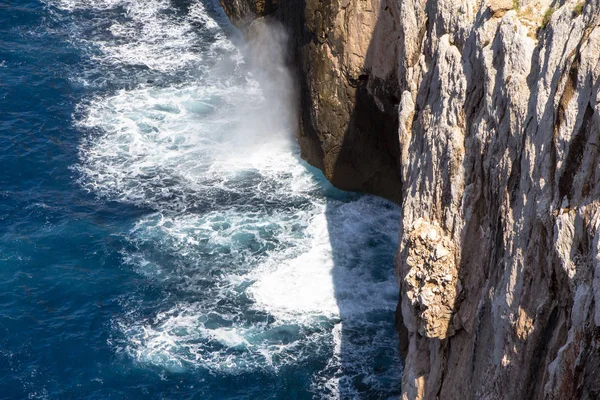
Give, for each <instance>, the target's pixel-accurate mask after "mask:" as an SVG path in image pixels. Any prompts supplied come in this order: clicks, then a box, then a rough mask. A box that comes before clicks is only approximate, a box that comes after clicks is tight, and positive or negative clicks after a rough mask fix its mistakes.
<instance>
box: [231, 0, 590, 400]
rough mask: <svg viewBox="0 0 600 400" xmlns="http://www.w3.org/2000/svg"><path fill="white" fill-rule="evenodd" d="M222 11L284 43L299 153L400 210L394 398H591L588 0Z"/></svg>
mask: <svg viewBox="0 0 600 400" xmlns="http://www.w3.org/2000/svg"><path fill="white" fill-rule="evenodd" d="M222 2H223V3H224V6H225V9H226V11H227V12H228V13H229V15H230V16H232V20H233V22H234V23H236V24H238V26H241V27H242V29H246V30H248V29H249V27H250V26H251V25H252V24H254V23H260V22H259V21H261V20H263V21H264V19H265V18H266V19H274V20H277V21H279V22H280V23H282V24H283V26H284V27H285V28H286V29H287V30H288V31H289V34H290V35H291V36H290V40H291V42H290V49H291V50H292V52H291V56H292V59H293V62H294V65H295V67H296V71H297V79H298V81H299V85H300V89H301V90H300V92H301V95H300V121H301V122H300V128H299V142H300V145H301V147H302V153H303V156H304V157H305V158H306V159H307V160H308V161H309V162H311V163H312V164H314V165H316V166H318V167H319V168H321V169H323V171H324V172H325V175H326V176H327V177H328V178H329V179H330V180H331V181H332V182H333V183H334V184H336V185H337V186H339V187H341V188H343V189H350V190H361V191H367V192H371V193H375V194H378V195H381V196H384V197H388V198H391V199H394V200H395V201H397V202H399V203H401V205H402V217H401V233H400V234H401V237H400V246H399V249H398V253H397V257H396V272H397V276H398V282H399V285H400V293H401V303H400V306H399V312H398V316H399V322H400V323H399V324H398V326H399V330H400V331H401V332H403V333H404V335H405V338H406V341H407V344H408V349H407V354H406V361H405V369H404V379H403V397H404V398H406V399H419V398H425V399H436V398H439V399H597V398H600V207H599V204H600V158H599V155H600V27H599V24H600V2H599V1H598V0H590V1H587V2H581V3H579V2H576V1H567V2H560V3H558V2H556V1H552V2H551V1H550V0H530V1H526V0H525V1H518V0H515V1H507V0H491V1H489V2H483V1H479V0H459V1H456V0H397V1H388V0H345V1H328V2H320V1H315V0H302V1H291V0H280V1H279V3H278V4H275V3H269V4H271V5H272V7H271V6H270V7H271V8H269V7H266V8H265V7H263V8H260V7H258V6H255V4H257V2H255V1H254V0H222ZM239 4H246V6H245V7H246V9H244V8H240V6H239ZM252 7H254V8H253V9H252ZM231 10H236V11H235V12H232V11H231ZM248 10H250V11H248ZM257 10H258V11H257ZM260 10H263V11H260ZM236 13H237V14H236ZM236 15H237V16H236ZM240 15H241V16H240ZM241 21H243V22H241ZM248 21H251V22H248Z"/></svg>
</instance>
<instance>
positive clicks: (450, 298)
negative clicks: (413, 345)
mask: <svg viewBox="0 0 600 400" xmlns="http://www.w3.org/2000/svg"><path fill="white" fill-rule="evenodd" d="M407 242H408V243H407V246H408V257H407V259H406V273H405V274H404V276H403V280H402V282H403V285H404V287H405V288H406V298H407V299H408V301H407V302H405V303H404V304H405V305H406V308H407V310H406V313H411V318H410V320H411V321H415V325H416V326H411V330H412V331H417V332H419V334H421V335H423V336H426V337H429V338H439V339H444V338H446V337H448V336H451V335H453V334H454V326H453V324H452V317H453V316H454V304H455V303H456V299H457V295H458V292H459V289H458V288H459V284H458V271H457V269H456V264H455V260H454V257H453V254H452V251H451V249H450V248H451V247H452V246H453V243H452V241H451V240H449V238H447V237H444V234H443V232H441V229H440V228H439V227H438V226H435V225H431V224H429V223H427V222H426V221H424V220H423V219H419V220H417V221H416V222H415V224H414V225H413V227H412V230H411V232H410V234H409V235H408V239H407ZM408 308H410V309H408ZM407 320H408V319H407Z"/></svg>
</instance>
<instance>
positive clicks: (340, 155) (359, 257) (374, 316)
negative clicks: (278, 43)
mask: <svg viewBox="0 0 600 400" xmlns="http://www.w3.org/2000/svg"><path fill="white" fill-rule="evenodd" d="M307 7H310V6H307V4H306V2H305V1H298V2H281V3H280V5H279V9H278V11H277V12H276V14H275V16H276V18H277V19H278V20H280V21H281V22H282V23H283V25H284V26H285V27H286V28H288V29H289V30H290V32H289V33H290V36H291V37H290V41H291V44H292V45H291V46H290V48H292V49H295V54H293V56H292V58H293V61H292V63H293V64H294V65H295V66H297V68H301V69H303V70H302V71H301V72H298V71H297V76H296V78H297V84H298V86H299V90H300V99H299V101H300V109H301V110H303V112H302V113H301V115H300V117H299V119H300V121H299V124H300V127H301V131H302V132H301V134H300V137H299V142H300V144H301V146H302V147H303V153H312V156H311V154H308V157H307V154H303V155H304V156H305V157H306V158H307V159H309V160H310V161H311V162H313V163H315V164H316V165H317V166H318V167H319V168H321V169H323V170H325V171H326V175H327V176H328V177H329V178H330V180H332V181H333V182H334V184H335V185H336V186H338V187H340V188H342V189H346V190H356V191H360V192H364V193H374V194H378V195H382V196H384V197H386V198H388V199H391V200H393V201H395V202H397V203H399V202H400V200H401V192H402V182H401V178H400V148H399V138H398V103H399V98H398V84H397V77H396V75H395V71H396V68H394V67H392V68H391V69H390V71H391V72H390V73H389V75H388V76H386V77H385V79H382V78H380V77H378V76H376V74H372V69H373V68H377V66H378V65H379V64H381V63H382V62H383V63H385V62H386V61H385V59H384V58H385V57H386V55H389V52H390V49H389V48H388V47H387V46H393V45H394V44H393V43H395V41H394V40H389V41H387V40H386V41H383V40H381V38H383V37H389V36H388V33H389V32H390V30H391V29H392V28H391V27H392V26H393V20H394V18H395V17H394V15H393V12H394V11H393V10H395V7H393V5H392V4H388V2H387V1H382V2H381V4H379V7H380V10H370V11H371V12H377V13H378V14H377V15H378V16H379V17H378V20H377V22H376V24H375V27H374V32H373V36H372V37H373V38H374V40H372V41H371V42H370V44H369V46H368V50H367V52H366V56H365V59H364V65H363V69H362V72H361V74H360V76H358V77H355V79H349V84H348V85H343V84H340V82H342V81H343V80H342V79H339V78H333V79H331V81H330V82H331V83H332V85H334V86H335V89H334V90H336V91H337V92H336V93H335V94H331V95H332V96H337V98H338V99H339V100H340V102H341V103H346V104H354V108H353V109H351V110H342V109H328V107H327V106H324V103H325V101H324V100H323V99H319V100H315V96H317V97H322V96H327V95H328V94H327V93H319V94H318V95H315V89H323V88H324V87H327V84H326V83H324V82H323V81H327V79H329V78H328V75H331V70H330V68H331V66H330V64H328V62H330V61H328V60H324V59H323V57H324V56H323V53H324V52H323V51H319V50H318V49H319V47H322V46H326V45H327V46H329V47H330V48H333V49H335V48H336V46H337V45H336V41H337V40H340V38H336V37H335V35H334V34H333V33H332V32H329V31H327V29H329V28H328V27H331V26H333V25H334V23H333V21H322V20H318V18H317V17H316V15H317V14H320V13H317V12H315V13H314V15H308V13H307ZM317 7H321V6H317ZM322 7H323V8H324V9H325V11H324V12H323V13H322V14H324V15H325V16H323V15H321V17H320V18H322V19H326V18H331V19H332V20H333V19H334V18H336V17H335V15H333V14H334V12H335V11H331V10H329V9H327V6H322ZM320 11H322V10H320ZM328 12H329V14H330V15H327V13H328ZM357 12H363V11H357ZM305 13H306V15H305ZM332 15H333V16H332ZM350 35H351V32H349V33H348V36H350ZM383 42H385V43H383ZM388 42H389V43H392V44H391V45H390V44H389V43H388ZM382 58H383V59H382ZM379 74H380V75H381V72H379ZM311 75H314V76H311ZM315 82H319V85H320V86H319V87H318V88H315V87H314V85H315ZM332 90H333V89H332ZM374 94H375V95H376V96H377V100H375V99H374ZM315 101H317V102H320V103H321V104H320V105H321V106H322V109H320V110H315V105H314V102H315ZM332 107H333V106H332ZM342 107H343V106H342ZM317 113H321V116H319V115H317ZM323 115H325V117H324V116H323ZM345 118H347V120H346V119H345ZM328 119H329V121H327V120H328ZM334 120H339V121H338V122H339V124H337V122H336V121H334ZM324 121H325V122H324ZM345 121H347V123H346V122H345ZM320 124H324V125H326V127H325V128H323V126H322V125H320ZM336 124H337V125H338V126H336ZM316 126H318V128H315V127H316ZM332 127H333V129H332V131H331V132H326V130H327V129H329V128H332ZM336 128H341V129H339V130H338V131H342V132H343V133H342V137H338V138H335V140H334V141H333V142H334V143H335V145H333V146H330V147H334V148H333V149H328V150H326V151H328V152H329V153H334V155H333V157H331V154H327V155H324V154H323V152H324V150H323V149H324V148H325V147H327V146H329V145H328V144H327V143H326V142H327V141H328V140H330V139H329V138H330V137H331V136H332V135H335V134H336V133H335V132H336ZM317 129H319V132H317ZM319 143H320V145H319ZM322 160H325V161H322ZM332 160H334V161H333V165H331V163H332ZM319 163H322V164H319ZM323 164H324V165H323ZM346 196H348V197H349V198H351V200H350V201H348V197H346V199H345V200H342V199H339V198H335V197H331V196H330V197H328V200H327V209H326V218H327V229H328V233H329V238H330V244H331V251H332V254H331V256H332V260H333V270H332V279H333V285H334V292H335V297H336V301H337V304H338V308H339V313H340V320H341V332H340V335H341V337H340V347H339V349H338V351H339V357H340V360H339V361H340V364H341V370H340V371H338V376H339V377H340V381H339V390H340V397H341V398H344V399H346V398H368V399H382V398H389V397H394V396H398V395H399V394H400V384H401V361H400V355H399V346H398V340H397V333H396V331H395V327H394V309H395V307H396V305H397V302H398V288H397V285H396V283H395V281H394V264H393V261H394V254H395V250H396V247H397V243H398V228H399V220H400V211H399V208H398V206H397V205H395V204H393V203H392V202H389V201H387V200H383V199H381V198H376V197H372V196H368V195H366V196H361V195H358V194H346Z"/></svg>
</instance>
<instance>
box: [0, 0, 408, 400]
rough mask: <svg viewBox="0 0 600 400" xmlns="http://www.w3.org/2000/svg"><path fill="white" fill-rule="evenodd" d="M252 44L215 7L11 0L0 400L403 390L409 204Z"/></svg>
mask: <svg viewBox="0 0 600 400" xmlns="http://www.w3.org/2000/svg"><path fill="white" fill-rule="evenodd" d="M234 43H235V44H237V45H238V46H236V45H235V44H234ZM242 45H243V44H242V43H241V41H240V40H239V38H238V36H237V34H236V32H235V30H234V29H233V28H231V26H229V23H228V22H227V19H226V18H225V17H224V15H223V14H222V11H221V10H220V8H219V6H218V5H217V4H215V3H213V2H210V1H208V0H207V1H197V0H196V1H192V0H189V1H188V0H146V1H135V0H47V1H36V0H18V1H7V0H0V398H1V399H25V398H29V399H71V398H73V399H83V398H85V399H95V398H97V399H105V398H114V399H138V398H157V399H158V398H160V399H179V398H194V399H242V398H246V399H311V398H315V399H322V398H331V399H333V398H342V399H347V398H348V399H349V398H365V399H367V398H368V399H383V398H394V397H397V395H398V394H399V391H400V374H401V366H400V360H399V355H398V352H397V339H396V335H395V332H394V326H393V310H394V307H395V305H396V302H397V286H396V284H395V282H394V276H393V266H392V262H393V254H394V249H395V247H396V244H397V229H398V226H397V221H398V220H399V211H398V208H397V207H396V206H395V205H393V204H390V203H389V202H386V201H384V200H381V199H378V198H374V197H371V196H362V195H358V194H349V193H343V192H340V191H338V190H336V189H334V188H332V187H331V186H330V185H329V184H328V183H327V182H326V180H325V179H324V178H323V177H322V175H321V174H320V173H319V172H318V171H316V170H314V169H312V168H311V167H309V166H308V165H306V164H305V163H304V162H303V161H302V160H300V158H299V156H298V150H297V148H296V145H295V143H294V140H293V139H292V136H293V135H292V134H291V133H290V131H289V129H288V128H287V127H286V126H285V121H283V119H281V118H279V116H280V114H281V108H280V104H279V102H278V100H277V99H270V98H265V96H264V94H263V92H262V91H261V89H260V86H259V85H258V84H257V82H256V80H255V79H254V77H255V75H256V73H253V71H252V69H251V67H250V66H248V65H247V63H246V62H245V61H244V57H243V54H242V52H241V51H240V50H239V46H242ZM254 72H256V71H254Z"/></svg>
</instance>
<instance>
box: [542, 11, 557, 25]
mask: <svg viewBox="0 0 600 400" xmlns="http://www.w3.org/2000/svg"><path fill="white" fill-rule="evenodd" d="M554 11H556V9H555V8H554V7H550V8H548V9H547V10H546V12H545V13H544V18H543V19H542V29H545V28H546V25H548V22H550V18H552V14H554Z"/></svg>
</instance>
